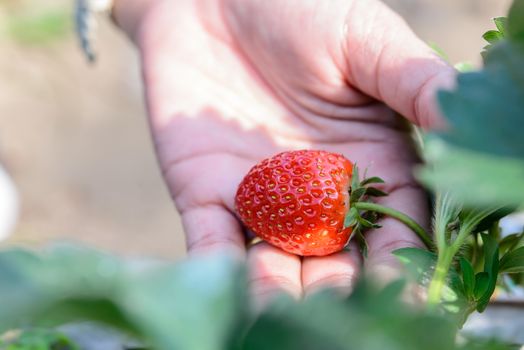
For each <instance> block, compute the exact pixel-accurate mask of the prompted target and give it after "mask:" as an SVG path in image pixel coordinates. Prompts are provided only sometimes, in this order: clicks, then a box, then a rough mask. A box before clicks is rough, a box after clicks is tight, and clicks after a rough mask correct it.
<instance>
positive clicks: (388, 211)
mask: <svg viewBox="0 0 524 350" xmlns="http://www.w3.org/2000/svg"><path fill="white" fill-rule="evenodd" d="M353 206H354V207H355V208H356V209H358V210H366V211H372V212H375V213H379V214H384V215H387V216H390V217H392V218H394V219H397V220H398V221H400V222H402V223H403V224H404V225H406V226H407V227H409V228H410V229H411V230H412V231H413V232H415V233H416V234H417V236H418V237H419V238H420V239H421V240H422V242H424V244H425V245H426V247H427V248H428V249H430V248H431V247H432V246H433V241H432V240H431V238H430V237H429V235H428V234H427V232H426V230H424V228H423V227H422V226H420V225H419V224H418V223H417V222H416V221H415V220H413V219H412V218H410V217H409V216H407V215H406V214H404V213H401V212H399V211H397V210H395V209H392V208H388V207H384V206H382V205H380V204H376V203H369V202H357V203H353Z"/></svg>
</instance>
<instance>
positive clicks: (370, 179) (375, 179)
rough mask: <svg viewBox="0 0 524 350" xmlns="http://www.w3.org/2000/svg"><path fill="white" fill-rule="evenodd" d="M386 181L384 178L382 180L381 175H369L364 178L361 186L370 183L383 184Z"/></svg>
mask: <svg viewBox="0 0 524 350" xmlns="http://www.w3.org/2000/svg"><path fill="white" fill-rule="evenodd" d="M383 183H384V180H382V179H381V178H380V177H377V176H373V177H368V178H367V179H364V180H363V181H362V182H361V183H360V185H361V186H366V185H369V184H383Z"/></svg>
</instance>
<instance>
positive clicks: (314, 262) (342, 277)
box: [302, 242, 361, 295]
mask: <svg viewBox="0 0 524 350" xmlns="http://www.w3.org/2000/svg"><path fill="white" fill-rule="evenodd" d="M360 265H361V257H360V254H359V253H358V248H357V247H356V245H355V244H354V243H353V242H352V243H350V246H349V251H347V250H345V251H341V252H339V253H336V254H332V255H328V256H323V257H306V258H304V260H303V262H302V286H303V289H304V294H305V295H311V294H313V293H316V292H318V291H320V290H322V289H326V288H329V289H334V290H336V291H337V292H339V293H340V294H342V295H349V293H350V292H351V290H352V288H353V285H354V283H355V281H356V280H357V278H358V274H359V271H360Z"/></svg>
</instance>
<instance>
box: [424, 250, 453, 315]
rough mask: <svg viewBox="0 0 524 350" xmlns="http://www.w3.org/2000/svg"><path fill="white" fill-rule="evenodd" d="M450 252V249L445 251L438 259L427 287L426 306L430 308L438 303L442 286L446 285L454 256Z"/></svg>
mask: <svg viewBox="0 0 524 350" xmlns="http://www.w3.org/2000/svg"><path fill="white" fill-rule="evenodd" d="M450 250H451V249H448V250H446V251H445V252H444V253H443V254H440V255H439V257H438V260H437V266H436V267H435V272H434V274H433V278H432V279H431V282H430V284H429V287H428V305H430V306H431V307H433V306H435V305H437V304H439V303H440V295H441V293H442V288H444V285H445V284H446V278H447V275H448V270H449V268H450V266H451V263H452V262H453V257H454V256H455V254H453V253H452V252H451V251H450Z"/></svg>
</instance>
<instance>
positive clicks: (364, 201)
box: [344, 164, 433, 255]
mask: <svg viewBox="0 0 524 350" xmlns="http://www.w3.org/2000/svg"><path fill="white" fill-rule="evenodd" d="M382 183H385V182H384V180H383V179H381V178H380V177H369V178H364V179H363V180H362V181H361V180H360V176H359V169H358V167H357V165H356V164H355V165H354V166H353V177H352V180H351V186H350V188H349V210H348V212H347V214H346V217H345V220H344V227H352V228H353V234H354V236H355V237H356V239H357V240H358V243H359V245H360V247H361V250H362V251H363V253H364V255H366V252H367V245H366V243H365V240H364V237H363V235H362V234H363V232H364V231H365V230H367V229H372V228H380V227H381V225H379V224H377V221H378V219H379V218H380V216H381V215H387V216H389V217H392V218H394V219H397V220H399V221H400V222H402V223H403V224H405V225H406V226H408V227H409V228H410V229H411V230H412V231H413V232H415V234H416V235H417V236H418V237H419V238H420V239H421V240H422V242H424V244H425V245H426V247H427V248H431V247H432V246H433V241H432V239H431V238H430V236H429V235H428V234H427V232H426V231H425V230H424V228H422V226H420V225H419V224H418V223H417V222H416V221H415V220H414V219H412V218H410V217H409V216H407V215H406V214H404V213H401V212H399V211H397V210H395V209H392V208H388V207H384V206H382V205H380V204H376V203H373V202H372V201H371V199H372V198H375V197H385V196H387V195H388V194H387V193H386V192H384V191H382V190H380V189H378V188H376V187H373V186H371V185H373V184H382Z"/></svg>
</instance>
